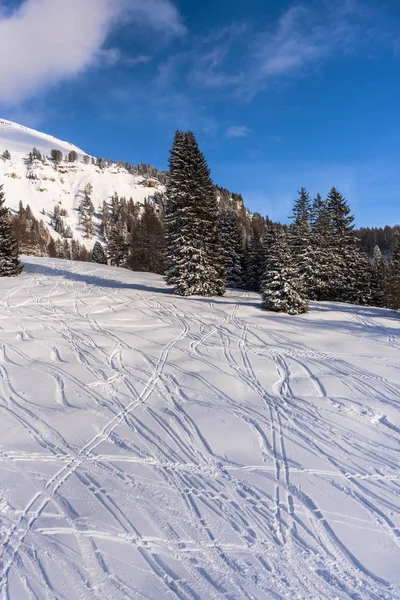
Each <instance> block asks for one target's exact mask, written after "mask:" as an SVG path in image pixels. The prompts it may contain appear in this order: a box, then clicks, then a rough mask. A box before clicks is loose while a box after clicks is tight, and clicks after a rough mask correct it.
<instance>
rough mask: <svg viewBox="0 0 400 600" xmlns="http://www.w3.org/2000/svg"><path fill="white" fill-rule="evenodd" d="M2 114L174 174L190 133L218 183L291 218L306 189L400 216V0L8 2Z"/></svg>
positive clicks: (261, 208) (366, 221)
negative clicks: (181, 136) (175, 143)
mask: <svg viewBox="0 0 400 600" xmlns="http://www.w3.org/2000/svg"><path fill="white" fill-rule="evenodd" d="M0 57H1V58H0V60H1V69H0V115H1V116H3V117H4V118H8V119H11V120H16V121H18V122H21V123H23V124H26V125H30V126H33V127H36V128H38V129H41V130H43V131H46V132H48V133H51V134H53V135H55V136H57V137H60V138H63V139H68V140H70V141H73V142H74V143H75V144H77V145H78V146H81V147H82V148H84V149H85V150H86V151H87V152H89V153H91V154H94V155H96V156H97V155H98V156H105V157H106V158H108V157H112V158H114V159H118V158H120V159H123V160H127V161H130V162H135V163H137V162H146V163H150V164H154V165H155V166H157V167H159V168H166V166H167V158H168V151H169V148H170V145H171V140H172V137H173V134H174V131H175V130H176V129H177V128H183V129H192V130H193V131H194V132H195V134H196V136H197V138H198V140H199V143H200V146H201V149H202V150H203V151H204V153H205V155H206V158H207V160H208V162H209V165H210V167H211V171H212V176H213V179H214V181H215V182H216V183H217V184H218V185H221V186H224V187H227V188H229V189H231V190H232V191H235V192H238V193H242V195H243V197H244V199H245V202H246V205H247V206H248V207H249V208H250V210H252V211H258V212H260V213H262V214H268V215H269V216H270V217H271V218H273V219H280V220H284V219H286V217H287V215H288V214H289V213H290V208H291V205H292V202H293V199H294V198H295V197H296V192H297V190H298V189H299V188H300V187H301V186H305V187H306V188H308V189H309V191H310V192H311V193H312V194H316V193H317V192H321V193H322V194H326V193H327V192H328V190H329V188H330V187H331V186H333V185H335V186H336V187H338V188H339V189H340V190H341V191H342V192H343V193H344V195H345V196H346V197H347V199H348V201H349V203H350V205H351V207H352V209H353V211H354V212H355V214H356V219H357V224H358V225H377V226H382V225H385V224H386V223H388V224H390V225H393V224H395V223H399V222H400V191H399V190H400V185H399V183H400V182H399V173H400V144H399V139H400V4H399V1H398V0H380V1H370V0H334V1H331V0H318V1H315V2H314V1H310V0H304V1H301V0H300V1H299V2H297V3H295V2H287V1H280V0H279V1H278V0H202V2H198V1H196V0H175V1H172V0H171V1H169V0H85V2H83V1H82V0H69V2H65V1H64V0H24V1H20V0H7V1H6V0H0Z"/></svg>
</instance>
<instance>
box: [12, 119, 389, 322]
mask: <svg viewBox="0 0 400 600" xmlns="http://www.w3.org/2000/svg"><path fill="white" fill-rule="evenodd" d="M169 166H170V169H169V174H168V179H167V185H166V191H165V193H161V192H159V191H155V192H154V195H153V197H152V198H150V199H149V200H148V201H146V203H145V204H144V205H141V204H139V203H135V202H134V201H133V200H132V199H130V200H127V199H126V198H119V197H118V195H117V194H114V196H113V197H112V198H111V200H110V202H104V204H103V207H102V209H101V211H100V213H99V214H98V216H99V218H100V223H101V224H100V232H98V233H100V234H101V235H102V237H103V240H104V241H103V244H100V243H99V242H96V244H95V247H94V248H93V251H92V252H89V251H88V250H87V249H86V248H85V247H84V246H83V245H81V244H79V242H77V241H76V240H74V239H73V238H72V239H68V238H70V234H71V232H70V231H67V228H66V227H65V226H64V224H63V221H62V217H63V215H64V213H63V209H62V208H60V207H58V206H56V208H55V214H54V217H53V221H52V222H53V227H54V228H55V230H56V231H57V230H58V229H59V233H60V234H61V235H62V236H64V239H63V240H60V239H58V240H54V239H53V238H52V237H51V235H50V234H49V232H48V229H47V227H46V226H45V225H44V223H43V222H42V221H37V220H36V219H35V218H34V217H33V215H32V211H31V210H30V208H29V207H26V208H24V207H23V205H22V204H20V209H19V213H18V214H17V215H14V216H12V217H11V224H12V229H13V232H14V235H15V236H16V237H17V238H18V240H19V243H20V246H21V250H22V252H24V253H27V254H32V253H35V254H39V255H42V256H54V257H58V258H72V259H73V260H94V261H95V262H99V263H102V264H105V263H107V262H109V263H110V264H111V265H113V266H119V267H125V268H129V269H132V270H134V271H150V272H154V273H159V274H163V275H165V277H166V281H167V283H168V284H169V285H171V286H173V288H174V291H175V293H177V294H180V295H194V294H196V295H208V296H211V295H222V294H223V293H224V291H225V288H226V287H230V288H238V289H244V290H250V291H255V292H260V293H261V294H262V303H263V306H264V307H265V308H268V309H269V310H276V311H284V312H289V313H299V312H304V311H306V310H307V308H308V302H309V301H310V300H325V301H336V302H349V303H354V304H359V305H374V306H382V307H388V308H394V309H398V308H400V242H399V235H398V234H399V228H398V227H394V228H388V227H387V228H385V229H382V230H381V229H365V228H364V229H363V230H358V231H357V230H356V229H355V228H354V216H353V215H352V213H351V210H350V207H349V205H348V203H347V201H346V200H345V198H344V197H343V196H342V195H341V194H340V192H339V191H338V190H337V189H336V188H332V190H331V191H330V193H329V194H328V196H327V197H326V198H322V197H321V196H320V195H317V196H316V198H311V197H310V195H309V194H308V192H307V191H306V190H305V189H304V188H302V189H301V190H300V191H299V194H298V197H297V199H296V200H295V203H294V206H293V211H292V215H291V222H290V224H289V225H282V224H280V223H273V222H272V221H270V220H269V219H268V217H263V216H261V215H260V214H258V213H254V214H250V213H249V212H248V211H247V209H246V207H245V205H244V202H243V198H242V196H241V195H238V194H231V193H230V192H229V191H228V190H226V189H224V188H220V187H217V186H215V185H214V184H213V182H212V180H211V175H210V171H209V168H208V165H207V162H206V160H205V157H204V155H203V154H202V153H201V151H200V149H199V147H198V144H197V141H196V139H195V136H194V135H193V133H191V132H187V133H184V132H181V131H178V132H177V133H176V136H175V140H174V143H173V146H172V149H171V154H170V160H169ZM91 192H92V188H91V185H90V184H88V185H87V186H86V187H85V190H84V194H83V200H82V202H81V207H80V215H81V226H82V228H83V230H84V231H85V234H86V236H87V237H88V238H90V237H92V236H93V235H95V230H94V225H93V221H92V217H93V215H94V212H95V211H94V207H93V203H92V201H91ZM56 213H57V214H56ZM57 228H58V229H57ZM67 234H68V235H67ZM382 236H383V237H382ZM372 242H380V243H378V244H377V243H375V244H374V247H373V248H372V247H371V246H372Z"/></svg>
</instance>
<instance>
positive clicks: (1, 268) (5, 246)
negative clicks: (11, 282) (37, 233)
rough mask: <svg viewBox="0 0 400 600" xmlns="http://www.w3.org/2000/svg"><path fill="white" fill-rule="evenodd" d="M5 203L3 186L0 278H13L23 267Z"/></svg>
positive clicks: (1, 189)
mask: <svg viewBox="0 0 400 600" xmlns="http://www.w3.org/2000/svg"><path fill="white" fill-rule="evenodd" d="M5 201H6V200H5V196H4V191H3V186H2V185H0V277H14V276H15V275H19V274H20V273H21V272H22V269H23V267H22V265H21V263H20V261H19V256H18V255H19V251H18V242H17V240H16V238H15V236H14V234H13V231H12V228H11V221H10V215H9V212H8V209H7V207H6V206H5Z"/></svg>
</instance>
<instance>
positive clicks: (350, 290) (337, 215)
mask: <svg viewBox="0 0 400 600" xmlns="http://www.w3.org/2000/svg"><path fill="white" fill-rule="evenodd" d="M327 209H328V214H329V219H330V226H331V230H332V233H331V235H330V238H329V239H328V240H326V241H325V243H326V244H327V245H328V247H329V250H330V261H331V270H332V276H331V279H330V285H329V288H330V298H329V299H331V300H335V301H338V302H352V303H357V304H359V303H361V304H363V303H364V300H363V299H364V298H367V297H368V295H369V275H368V274H366V273H365V270H368V265H367V263H366V261H365V256H364V255H363V253H362V252H361V251H360V248H359V244H358V240H357V237H356V235H355V233H354V216H353V215H352V214H351V211H350V208H349V205H348V203H347V202H346V200H345V198H344V197H343V196H342V194H340V192H339V191H338V190H337V189H336V188H334V187H333V188H332V189H331V191H330V192H329V195H328V198H327Z"/></svg>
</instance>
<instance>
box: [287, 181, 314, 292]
mask: <svg viewBox="0 0 400 600" xmlns="http://www.w3.org/2000/svg"><path fill="white" fill-rule="evenodd" d="M312 212H313V211H312V205H311V199H310V195H309V193H308V192H307V190H306V189H305V188H304V187H303V188H301V190H300V192H299V197H298V199H297V200H296V201H295V204H294V207H293V214H292V216H291V219H293V224H292V225H291V228H290V234H291V235H290V242H291V248H292V252H293V257H294V260H295V262H296V265H297V269H298V273H299V276H300V282H301V286H302V288H303V290H304V295H306V297H307V298H310V299H313V300H314V299H315V298H316V288H317V285H318V282H317V278H316V272H315V266H314V265H315V256H314V255H315V248H314V245H313V240H312V229H311V219H312Z"/></svg>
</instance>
